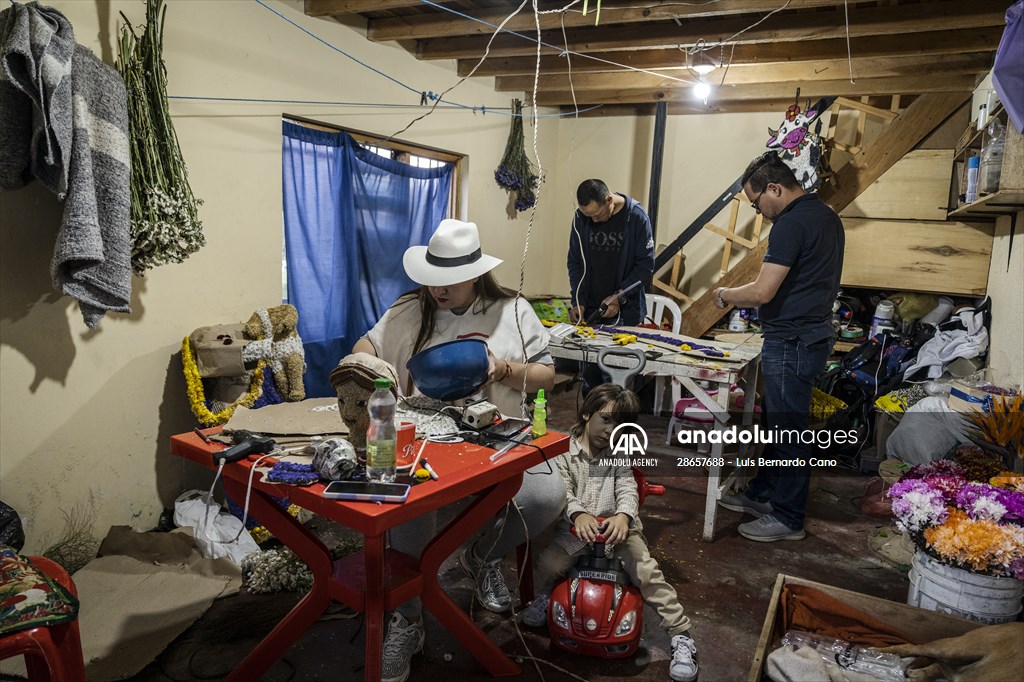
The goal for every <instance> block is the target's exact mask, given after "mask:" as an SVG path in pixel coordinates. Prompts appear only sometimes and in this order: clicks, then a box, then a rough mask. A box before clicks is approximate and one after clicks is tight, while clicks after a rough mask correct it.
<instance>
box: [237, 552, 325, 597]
mask: <svg viewBox="0 0 1024 682" xmlns="http://www.w3.org/2000/svg"><path fill="white" fill-rule="evenodd" d="M242 578H243V580H244V581H245V587H246V589H248V590H249V592H253V593H257V594H265V593H269V592H308V591H309V590H310V589H312V587H313V572H312V571H310V570H309V567H308V566H306V564H305V563H304V562H303V561H302V559H300V558H299V557H297V556H295V553H294V552H292V551H291V550H290V549H284V548H282V549H268V550H266V551H265V552H253V553H252V554H249V555H248V556H247V557H245V558H244V559H242Z"/></svg>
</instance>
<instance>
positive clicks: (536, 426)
mask: <svg viewBox="0 0 1024 682" xmlns="http://www.w3.org/2000/svg"><path fill="white" fill-rule="evenodd" d="M547 432H548V401H547V400H546V399H545V398H544V389H543V388H542V389H540V390H539V391H537V398H536V400H534V401H533V429H532V430H531V435H532V436H533V437H534V438H540V437H541V436H543V435H544V434H546V433H547Z"/></svg>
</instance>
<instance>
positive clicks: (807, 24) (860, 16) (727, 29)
mask: <svg viewBox="0 0 1024 682" xmlns="http://www.w3.org/2000/svg"><path fill="white" fill-rule="evenodd" d="M927 8H928V9H927V11H926V12H922V10H921V7H920V6H918V5H907V6H903V5H899V6H896V7H871V6H868V7H864V6H857V7H851V8H850V23H849V33H847V27H846V22H845V19H844V14H843V11H842V9H838V10H832V11H822V12H809V13H806V14H788V15H786V16H785V17H784V18H783V19H779V18H775V21H768V22H765V23H763V24H760V25H758V26H755V27H754V28H751V27H750V20H749V18H748V17H729V18H725V19H709V20H706V21H691V22H687V23H685V24H683V25H682V26H679V25H677V24H676V23H675V22H674V21H667V22H649V23H647V24H644V25H643V26H630V27H627V28H623V27H621V26H608V27H600V26H599V27H596V28H595V27H593V26H591V27H587V28H576V29H571V30H567V31H566V32H565V39H563V36H562V32H561V31H554V30H551V31H543V32H541V40H542V41H543V42H545V43H547V44H548V45H552V46H558V47H550V48H542V54H559V53H561V52H562V47H561V46H563V45H564V44H565V43H566V41H567V43H568V47H569V49H570V50H573V51H575V52H584V53H588V52H608V51H611V50H627V49H638V48H645V47H646V48H654V47H656V48H662V49H676V48H678V47H693V46H695V45H697V44H698V43H701V42H714V41H716V40H724V39H725V38H728V37H730V36H735V37H734V38H732V39H731V41H730V43H732V42H735V43H736V44H740V45H743V44H749V43H778V42H793V41H802V40H824V39H827V38H842V39H844V40H845V39H846V36H847V35H849V36H850V37H851V38H852V37H863V36H882V35H904V34H912V33H920V32H925V31H942V30H949V29H959V30H964V31H966V30H973V29H976V28H983V27H986V26H1005V24H1006V18H1005V14H1006V3H1005V2H1004V0H973V1H972V2H962V0H942V1H940V2H933V3H928V5H927ZM737 34H738V35H737ZM489 42H490V45H491V47H490V55H489V56H490V57H523V56H527V55H535V54H536V51H537V46H536V43H535V42H534V40H533V38H532V37H531V38H524V37H520V36H517V35H512V34H510V33H503V34H501V35H498V36H497V37H495V38H494V40H493V41H491V36H487V35H480V36H459V37H445V38H427V39H424V40H419V41H417V44H416V56H417V57H419V58H420V59H465V58H471V57H475V58H477V59H479V57H480V55H482V54H483V53H484V50H485V49H486V48H487V45H488V43H489ZM832 56H834V54H833V55H832Z"/></svg>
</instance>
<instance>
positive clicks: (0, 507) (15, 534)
mask: <svg viewBox="0 0 1024 682" xmlns="http://www.w3.org/2000/svg"><path fill="white" fill-rule="evenodd" d="M0 545H7V546H8V547H13V548H14V549H16V550H17V551H19V552H20V551H21V548H22V547H24V546H25V530H24V529H23V528H22V526H21V517H20V516H18V512H16V511H14V509H13V508H11V507H9V506H8V505H6V504H4V503H3V502H0Z"/></svg>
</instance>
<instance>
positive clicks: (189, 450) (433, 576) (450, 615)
mask: <svg viewBox="0 0 1024 682" xmlns="http://www.w3.org/2000/svg"><path fill="white" fill-rule="evenodd" d="M217 430H218V429H211V430H209V431H207V433H214V432H216V431H217ZM533 444H534V445H536V446H538V447H539V448H541V449H542V450H543V451H544V455H543V456H544V457H547V458H548V459H549V460H550V459H551V458H553V457H556V456H557V455H560V454H563V453H565V452H567V451H568V449H569V437H568V436H566V435H564V434H561V433H555V432H549V433H548V434H547V435H546V436H543V437H542V438H540V439H538V440H535V441H534V442H533ZM224 447H226V446H223V445H220V444H218V443H213V444H207V443H204V442H203V441H202V439H200V438H199V436H198V435H196V434H195V433H192V432H190V433H185V434H181V435H178V436H172V437H171V452H172V453H174V454H175V455H178V456H180V457H184V458H185V459H189V460H192V461H194V462H196V463H198V464H201V465H203V466H205V467H207V468H209V469H215V468H216V467H214V466H213V460H212V457H211V455H212V453H214V452H216V451H218V450H222V449H224ZM416 447H417V448H418V447H419V444H418V443H417V445H416ZM493 452H494V451H493V450H490V449H488V448H484V447H480V446H477V445H473V444H470V443H456V444H442V443H428V444H427V447H426V450H425V451H424V456H426V457H429V459H430V463H431V465H432V466H433V468H434V469H435V470H436V471H437V473H438V480H437V481H427V482H425V483H421V484H419V485H416V486H413V488H412V491H411V492H410V493H409V498H408V500H407V501H406V502H405V503H404V504H378V503H375V502H342V501H340V500H327V499H324V498H323V497H322V493H323V490H324V486H323V484H321V483H316V484H314V485H311V486H308V487H304V488H299V487H295V486H286V485H278V484H274V483H264V482H262V481H261V480H260V479H261V478H262V476H261V475H260V474H259V473H257V474H256V475H255V476H254V481H255V483H254V485H253V490H252V497H251V500H250V502H249V513H250V514H252V516H253V517H255V518H256V519H258V520H259V521H260V523H262V524H263V525H264V526H266V528H267V529H268V530H269V531H270V532H271V533H273V534H274V536H276V537H277V539H279V540H280V541H281V542H282V543H284V544H285V545H286V546H287V547H288V548H289V549H290V550H292V551H293V552H295V554H296V555H297V556H298V557H299V558H301V559H302V560H303V561H304V562H305V563H306V565H307V566H309V568H310V570H311V571H312V573H313V588H312V589H311V590H310V591H309V592H308V593H307V594H306V596H305V597H303V598H302V599H301V600H300V601H299V603H298V604H296V605H295V607H294V608H293V609H292V610H291V611H290V612H289V613H288V615H286V616H285V617H284V618H283V619H282V620H281V622H280V623H278V624H277V626H276V627H275V628H274V629H273V630H272V631H271V632H270V634H268V635H267V636H266V637H265V638H264V639H263V641H262V642H260V643H259V644H258V645H257V646H256V648H255V649H254V650H253V652H252V653H250V654H249V656H248V657H246V659H245V660H244V661H242V663H241V664H240V665H239V666H238V668H236V669H235V670H234V672H232V673H231V675H230V676H229V677H228V679H229V680H245V681H248V680H255V679H258V678H259V676H260V675H261V674H262V673H263V672H264V671H265V670H266V669H267V668H268V667H269V666H270V665H271V664H272V663H273V662H274V661H276V660H277V659H279V658H280V657H281V656H282V655H283V654H284V653H285V651H287V650H288V647H290V646H291V645H292V643H294V642H295V640H296V639H297V638H298V636H299V635H300V634H302V633H303V632H304V631H305V630H306V629H307V628H308V627H309V626H310V625H312V624H313V622H314V621H316V619H317V618H318V617H319V616H320V614H322V613H323V612H324V610H325V609H326V608H327V607H328V606H329V605H330V603H331V601H332V600H337V601H339V602H342V603H343V604H346V605H347V606H349V607H351V608H353V609H356V610H358V611H363V612H365V614H366V616H365V617H366V661H365V663H366V667H365V675H364V679H365V680H367V681H372V682H376V681H377V680H379V679H380V672H381V670H380V667H381V650H382V646H383V635H384V613H385V612H386V611H393V610H394V609H395V607H397V606H398V605H399V604H402V603H403V602H406V601H408V600H409V599H411V598H412V597H414V596H416V595H420V596H421V598H422V600H423V606H424V607H426V608H427V609H428V610H430V612H431V613H433V614H434V616H435V617H436V618H437V620H438V621H439V622H440V623H441V624H442V625H443V626H444V627H445V628H447V629H448V630H449V631H450V632H451V633H452V634H453V635H455V637H456V639H458V640H459V642H461V643H462V645H463V646H464V647H466V649H467V650H468V651H469V652H470V653H472V654H473V656H474V657H475V658H476V659H477V661H479V662H480V664H481V665H483V666H484V667H485V668H486V669H487V670H488V671H489V672H490V673H491V674H492V675H493V676H495V677H499V676H510V675H518V674H519V672H520V670H519V666H517V665H516V664H515V663H514V662H513V661H512V660H511V659H510V658H509V657H508V656H507V655H506V654H505V653H504V652H503V651H502V650H501V649H500V648H499V647H498V646H497V645H496V644H495V643H494V642H493V641H491V639H490V638H489V637H488V636H487V635H486V633H484V632H483V631H482V630H481V629H480V628H478V627H477V626H476V624H475V623H474V622H473V620H472V619H471V618H470V617H469V615H468V614H466V612H465V611H463V610H462V609H461V608H460V607H459V606H458V605H457V604H456V603H455V602H453V601H452V600H451V598H449V597H448V595H447V594H446V593H445V591H444V590H443V589H442V588H441V585H440V584H439V582H438V569H439V568H440V566H441V563H442V562H443V561H444V560H445V559H446V558H448V557H449V556H450V555H451V554H452V553H453V552H454V551H455V550H456V549H458V548H459V547H460V546H461V545H462V544H463V543H464V542H465V541H466V540H468V539H469V538H470V536H472V535H473V533H474V532H475V531H476V530H477V529H478V528H479V527H480V526H482V525H483V524H484V523H486V522H488V521H489V520H490V519H491V518H492V517H493V516H494V515H495V514H496V513H497V512H498V511H499V510H500V509H501V508H502V507H503V506H505V504H506V503H508V501H509V500H511V499H512V497H513V496H514V495H515V494H516V492H518V490H519V486H520V484H521V483H522V480H523V472H524V471H525V470H526V469H529V468H530V467H532V466H534V465H536V464H539V463H540V462H541V461H543V457H542V455H541V452H540V450H538V449H536V448H533V447H529V446H526V445H521V446H517V447H515V448H514V449H513V450H511V451H509V452H508V453H507V454H506V455H504V456H503V457H502V458H500V459H499V460H498V461H497V462H494V463H492V462H490V461H489V459H488V458H489V456H490V455H491V454H492V453H493ZM250 466H251V464H250V463H249V462H247V461H244V460H243V461H241V462H236V463H234V464H228V465H227V466H225V467H224V473H223V479H224V489H225V490H226V491H227V492H228V494H229V495H230V496H231V497H232V498H233V499H234V500H236V501H237V502H238V503H239V504H241V503H242V501H243V500H244V499H245V493H246V486H247V482H248V478H249V469H250ZM552 466H554V464H552ZM400 480H401V478H400ZM272 495H273V496H276V497H285V496H287V497H289V498H290V499H291V501H292V503H294V504H297V505H299V506H300V507H303V508H305V509H308V510H309V511H311V512H313V513H314V514H319V515H320V516H323V517H326V518H329V519H331V520H332V521H336V522H338V523H340V524H343V525H345V526H348V527H349V528H352V529H353V530H357V531H359V532H360V533H361V534H362V535H363V538H364V543H363V551H362V552H357V553H355V554H352V555H350V556H347V557H345V558H343V559H340V560H338V561H334V560H333V559H332V557H331V553H330V550H329V549H328V548H327V547H326V546H325V545H324V544H323V543H322V542H320V540H319V538H317V537H316V536H315V535H313V534H312V533H310V532H309V531H308V530H306V528H305V527H304V526H303V525H302V524H300V523H299V522H298V521H296V520H295V518H294V517H292V516H291V515H290V514H289V513H288V512H287V511H286V510H285V509H282V508H281V507H280V506H279V505H277V504H276V503H275V502H274V501H273V499H271V496H272ZM473 495H475V496H476V497H475V499H474V500H473V501H472V502H471V503H470V504H469V506H468V507H466V509H464V510H463V511H462V513H460V514H459V515H458V516H457V517H456V518H455V519H454V520H453V521H452V522H451V523H449V524H448V525H447V526H446V527H445V528H443V529H442V530H441V531H439V532H438V534H437V535H436V536H435V537H434V539H433V540H432V541H431V542H430V544H428V545H427V547H426V549H424V550H423V555H422V556H421V557H420V559H419V561H417V560H416V559H414V558H413V557H410V556H408V555H406V554H403V553H401V552H398V551H396V550H392V549H385V534H386V532H387V530H388V529H390V528H393V527H395V526H397V525H398V524H400V523H404V522H406V521H410V520H412V519H414V518H417V517H419V516H421V515H423V514H425V513H427V512H431V511H434V510H436V509H439V508H441V507H443V506H445V505H447V504H450V503H452V502H455V501H457V500H461V499H463V498H466V497H469V496H473Z"/></svg>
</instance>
